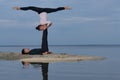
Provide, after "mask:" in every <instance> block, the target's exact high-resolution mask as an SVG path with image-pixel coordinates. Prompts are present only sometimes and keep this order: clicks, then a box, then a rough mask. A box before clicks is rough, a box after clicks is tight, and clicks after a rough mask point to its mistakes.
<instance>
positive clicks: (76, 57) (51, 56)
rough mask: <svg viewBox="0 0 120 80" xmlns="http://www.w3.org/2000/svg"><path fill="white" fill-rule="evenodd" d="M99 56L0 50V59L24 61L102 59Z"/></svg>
mask: <svg viewBox="0 0 120 80" xmlns="http://www.w3.org/2000/svg"><path fill="white" fill-rule="evenodd" d="M104 59H105V57H101V56H86V55H72V54H67V53H59V54H55V53H53V54H47V55H22V54H20V53H14V52H10V53H9V52H7V53H5V52H4V53H3V52H0V60H20V61H26V62H44V63H48V62H73V61H85V60H88V61H90V60H104Z"/></svg>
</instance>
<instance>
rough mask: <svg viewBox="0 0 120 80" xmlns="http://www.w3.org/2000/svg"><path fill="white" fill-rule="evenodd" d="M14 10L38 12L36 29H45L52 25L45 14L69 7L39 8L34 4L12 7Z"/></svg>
mask: <svg viewBox="0 0 120 80" xmlns="http://www.w3.org/2000/svg"><path fill="white" fill-rule="evenodd" d="M13 9H15V10H24V11H26V10H32V11H35V12H37V13H38V14H39V16H40V25H38V26H37V27H36V29H37V30H45V29H47V28H48V27H50V26H51V25H52V22H51V21H48V19H47V14H48V13H52V12H56V11H60V10H70V9H71V7H69V6H65V7H58V8H39V7H34V6H28V7H13Z"/></svg>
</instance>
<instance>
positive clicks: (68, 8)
mask: <svg viewBox="0 0 120 80" xmlns="http://www.w3.org/2000/svg"><path fill="white" fill-rule="evenodd" d="M64 8H65V10H71V9H72V8H71V7H70V6H65V7H64Z"/></svg>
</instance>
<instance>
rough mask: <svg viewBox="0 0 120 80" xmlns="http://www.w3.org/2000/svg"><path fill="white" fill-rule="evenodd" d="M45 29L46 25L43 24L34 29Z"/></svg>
mask: <svg viewBox="0 0 120 80" xmlns="http://www.w3.org/2000/svg"><path fill="white" fill-rule="evenodd" d="M46 28H47V25H46V24H44V25H38V26H37V27H36V29H37V30H38V31H42V30H45V29H46Z"/></svg>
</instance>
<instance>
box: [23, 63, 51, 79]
mask: <svg viewBox="0 0 120 80" xmlns="http://www.w3.org/2000/svg"><path fill="white" fill-rule="evenodd" d="M22 64H23V68H28V67H29V65H30V64H31V65H32V66H33V67H34V68H39V67H41V69H42V76H43V80H48V66H49V64H48V63H29V62H22Z"/></svg>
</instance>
